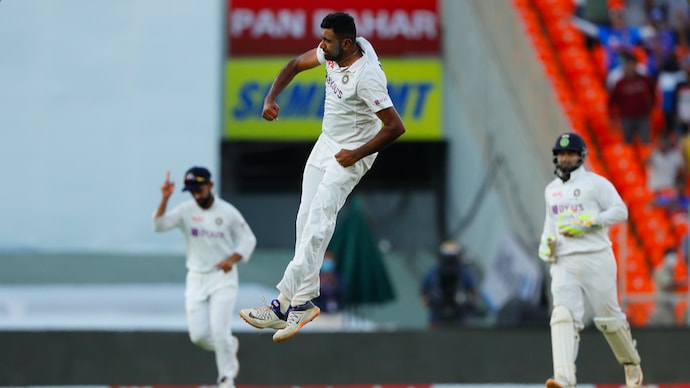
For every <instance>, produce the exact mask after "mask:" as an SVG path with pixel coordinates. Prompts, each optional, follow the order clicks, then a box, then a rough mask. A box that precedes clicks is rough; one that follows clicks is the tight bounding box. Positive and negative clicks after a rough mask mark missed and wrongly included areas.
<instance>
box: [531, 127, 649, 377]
mask: <svg viewBox="0 0 690 388" xmlns="http://www.w3.org/2000/svg"><path fill="white" fill-rule="evenodd" d="M586 156H587V146H586V145H585V141H584V140H583V139H582V137H581V136H580V135H578V134H576V133H564V134H562V135H560V136H559V137H558V139H557V140H556V144H555V145H554V147H553V163H554V165H555V167H556V170H555V174H556V176H557V178H556V179H554V180H553V181H552V182H551V183H549V184H548V185H547V186H546V189H545V190H544V200H545V202H546V217H545V220H544V231H543V233H542V235H541V244H540V245H539V257H540V258H541V259H542V260H544V261H547V262H549V263H550V272H551V293H552V295H553V311H552V313H551V347H552V355H553V378H550V379H548V380H547V381H546V386H547V387H548V388H570V387H575V384H576V378H575V360H576V358H577V351H578V345H579V341H580V336H579V332H580V330H582V328H583V327H584V324H583V321H582V319H583V315H584V312H585V305H584V303H585V298H586V299H587V301H588V302H589V304H590V306H591V307H592V311H593V313H594V324H595V326H596V327H597V329H599V330H600V331H601V332H602V333H603V334H604V337H605V338H606V341H607V342H608V344H609V346H610V347H611V350H613V354H614V355H615V356H616V359H617V360H618V362H619V363H620V364H621V365H623V367H624V371H625V383H626V385H627V387H628V388H637V387H640V385H642V369H641V368H640V355H639V354H638V352H637V348H636V343H635V341H634V340H633V339H632V336H631V334H630V325H629V324H628V320H627V318H626V316H625V313H624V312H623V311H622V310H621V308H620V305H619V304H618V295H617V281H616V271H617V269H616V259H615V257H614V254H613V249H612V247H611V245H612V244H611V240H610V239H609V236H608V227H609V226H610V225H613V224H615V223H617V222H622V221H625V220H626V219H627V218H628V209H627V207H626V205H625V203H623V200H622V199H621V197H620V195H619V194H618V192H617V191H616V188H615V187H614V186H613V184H612V183H611V182H610V181H609V180H608V179H606V178H604V177H602V176H600V175H597V174H595V173H593V172H590V171H587V170H585V167H584V166H583V163H584V161H585V158H586Z"/></svg>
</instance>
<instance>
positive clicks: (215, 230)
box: [153, 196, 256, 274]
mask: <svg viewBox="0 0 690 388" xmlns="http://www.w3.org/2000/svg"><path fill="white" fill-rule="evenodd" d="M153 226H154V230H155V231H156V232H164V231H167V230H170V229H173V228H180V230H182V233H183V234H184V238H185V246H186V250H187V263H186V265H187V269H188V270H190V271H195V272H212V271H218V269H217V268H216V264H218V263H219V262H220V261H222V260H224V259H226V258H228V257H229V256H231V255H232V254H233V253H235V252H237V253H239V254H240V255H242V261H245V262H246V261H247V260H249V257H250V256H251V254H252V253H253V252H254V248H255V247H256V236H254V232H252V230H251V228H250V227H249V225H248V224H247V222H246V221H245V220H244V217H243V216H242V214H241V213H240V212H239V210H237V208H235V207H234V206H232V205H231V204H229V203H228V202H226V201H224V200H222V199H220V198H218V196H214V200H213V204H212V205H211V207H210V208H209V209H202V208H201V207H200V206H199V205H197V203H196V201H194V200H193V199H190V200H188V201H185V202H183V203H181V204H179V205H178V206H176V207H175V208H174V209H172V210H171V211H169V212H166V213H165V214H164V215H163V216H162V217H158V218H155V216H154V219H153ZM231 272H235V274H236V273H237V271H234V270H233V271H231Z"/></svg>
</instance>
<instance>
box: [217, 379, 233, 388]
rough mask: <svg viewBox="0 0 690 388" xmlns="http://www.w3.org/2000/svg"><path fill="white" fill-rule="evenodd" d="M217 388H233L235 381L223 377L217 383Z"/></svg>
mask: <svg viewBox="0 0 690 388" xmlns="http://www.w3.org/2000/svg"><path fill="white" fill-rule="evenodd" d="M218 388H235V382H234V381H233V380H232V379H229V378H227V377H223V378H222V379H221V380H220V383H218Z"/></svg>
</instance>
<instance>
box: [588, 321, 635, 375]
mask: <svg viewBox="0 0 690 388" xmlns="http://www.w3.org/2000/svg"><path fill="white" fill-rule="evenodd" d="M594 325H595V326H596V327H597V329H599V331H601V332H602V333H604V337H605V338H606V342H608V343H609V346H610V347H611V350H613V354H614V355H615V356H616V359H617V360H618V362H619V363H620V364H635V365H639V364H640V354H639V353H637V347H636V346H635V345H636V344H635V341H633V339H632V335H631V334H630V327H629V326H628V324H627V322H625V321H621V320H619V319H616V318H594Z"/></svg>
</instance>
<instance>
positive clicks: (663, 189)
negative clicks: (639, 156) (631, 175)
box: [645, 134, 685, 201]
mask: <svg viewBox="0 0 690 388" xmlns="http://www.w3.org/2000/svg"><path fill="white" fill-rule="evenodd" d="M645 164H646V165H647V168H648V170H647V185H648V186H649V189H650V190H652V191H653V192H654V194H655V198H656V200H657V201H660V200H661V201H663V198H664V197H665V196H668V193H669V192H671V193H674V192H675V191H676V184H677V183H678V181H679V179H683V177H684V176H685V162H684V161H683V157H682V156H681V154H680V151H678V148H676V147H675V146H674V144H673V142H672V141H671V138H670V137H669V136H668V135H666V134H660V135H659V137H658V138H657V141H656V146H655V148H654V150H653V151H652V153H651V154H650V155H649V157H648V158H647V160H646V161H645ZM683 182H684V180H683Z"/></svg>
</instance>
